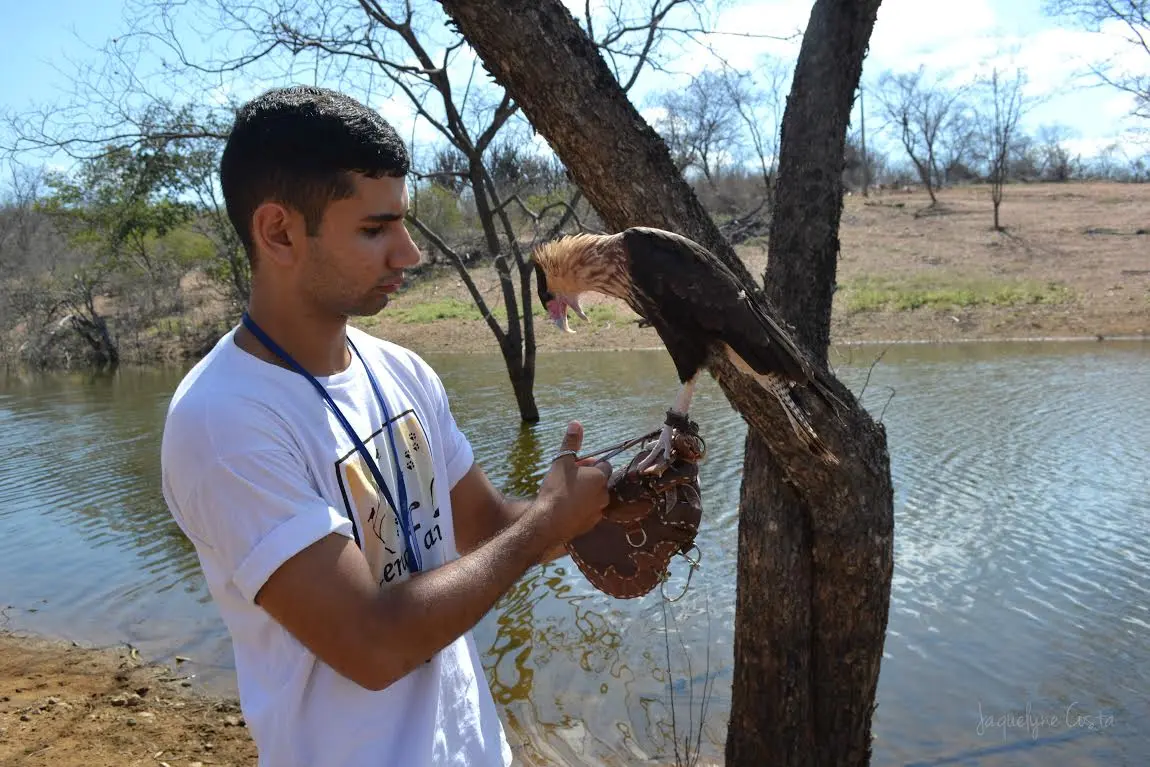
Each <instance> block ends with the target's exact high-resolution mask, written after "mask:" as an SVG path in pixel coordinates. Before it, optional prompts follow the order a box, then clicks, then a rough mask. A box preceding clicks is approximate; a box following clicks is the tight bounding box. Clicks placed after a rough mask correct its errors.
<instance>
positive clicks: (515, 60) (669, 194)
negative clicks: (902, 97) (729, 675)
mask: <svg viewBox="0 0 1150 767" xmlns="http://www.w3.org/2000/svg"><path fill="white" fill-rule="evenodd" d="M440 2H441V4H442V5H443V7H444V8H445V9H446V10H447V13H448V15H449V16H451V17H452V19H453V23H455V24H456V25H457V26H458V28H459V29H460V31H462V33H463V34H464V35H465V37H466V38H467V40H468V42H469V43H470V44H471V46H472V47H473V48H474V49H475V50H476V52H477V53H478V54H479V56H480V58H481V59H482V60H483V62H484V64H485V66H486V68H487V69H488V71H489V72H490V73H491V74H492V75H493V76H494V77H495V79H496V80H498V81H499V82H500V84H502V85H503V86H504V87H505V88H506V89H507V90H508V92H509V93H511V95H512V96H513V97H514V98H515V101H516V103H517V104H518V105H519V107H520V108H521V109H522V110H523V113H524V115H525V116H526V117H527V118H528V119H529V120H530V121H531V123H532V125H533V126H534V127H535V129H536V130H537V131H538V132H539V133H540V134H542V135H543V136H544V137H546V138H547V140H548V141H549V142H550V144H551V146H552V148H553V149H554V150H555V152H556V153H557V154H558V155H559V157H560V158H561V159H562V160H563V162H564V164H565V165H566V166H567V168H568V169H569V171H570V172H571V175H572V177H573V178H574V180H575V183H576V184H578V186H579V187H580V188H581V189H582V191H583V192H584V194H585V195H586V197H587V199H588V201H589V202H590V203H591V204H592V205H593V206H594V207H595V209H596V210H597V211H598V212H599V214H600V215H601V216H602V218H603V220H604V222H605V223H606V225H607V226H608V227H609V228H611V229H613V230H615V231H618V230H621V229H624V228H626V227H628V226H635V225H647V226H655V227H660V228H664V229H670V230H674V231H677V232H680V233H682V234H684V235H686V236H688V237H691V238H692V239H694V240H696V241H697V242H699V243H701V244H702V245H704V246H706V247H707V248H709V249H710V250H711V251H712V252H714V253H715V254H716V255H717V256H718V257H719V258H721V259H723V260H724V261H725V262H726V263H727V265H728V266H730V268H731V269H732V270H734V271H735V273H736V274H738V275H740V276H741V277H743V278H744V280H745V281H746V282H747V284H748V285H757V283H756V281H755V280H754V278H753V277H752V276H751V275H750V274H749V272H748V271H747V269H746V267H745V265H744V264H743V262H742V261H741V260H740V259H739V258H738V257H737V256H736V255H735V253H734V251H733V249H732V248H731V246H730V245H729V244H728V243H727V242H726V241H725V240H724V239H723V237H722V236H721V234H720V233H719V231H718V229H717V228H716V227H715V225H714V223H713V221H712V220H711V218H710V216H708V215H707V213H706V211H705V210H704V209H703V207H702V206H701V205H700V204H699V201H698V200H697V199H696V197H695V195H694V193H693V192H692V190H691V189H690V187H689V186H688V185H687V183H686V181H685V180H684V179H683V177H682V175H681V174H680V173H679V171H678V170H677V169H676V167H675V165H674V164H673V162H672V159H671V156H670V153H669V152H668V150H667V147H666V145H665V144H664V142H663V140H662V139H661V138H660V137H659V136H658V134H656V133H655V132H654V130H652V128H651V127H650V126H649V125H648V124H647V123H646V122H645V121H644V120H643V119H642V117H641V116H640V115H639V114H638V112H637V110H636V109H635V108H634V106H633V105H632V104H631V102H630V101H629V100H628V98H627V96H626V93H625V92H624V91H623V89H622V88H621V87H620V86H619V84H618V83H617V81H616V80H615V79H614V77H613V76H612V75H611V72H610V70H609V69H608V68H607V65H606V64H605V62H604V61H603V60H602V58H601V57H600V55H599V53H598V51H597V50H596V48H595V46H594V45H593V44H592V42H591V41H590V40H589V39H588V38H587V35H586V34H585V33H584V32H583V31H582V29H581V28H580V27H579V25H578V23H577V22H576V21H575V19H574V18H573V17H572V16H571V14H570V12H569V11H568V10H567V9H566V8H565V7H564V6H563V4H562V3H561V2H559V0H504V1H502V2H495V1H494V0H489V1H488V2H476V1H475V0H471V1H470V2H464V1H463V0H440ZM878 6H879V0H865V1H862V2H857V1H856V0H818V1H817V2H816V3H815V4H814V9H813V11H812V14H811V18H810V23H809V26H808V30H807V33H806V36H805V38H804V43H803V47H802V50H801V52H800V55H799V60H798V63H797V68H796V74H795V81H794V84H793V88H792V92H791V95H790V97H789V99H788V103H787V110H786V116H785V118H784V122H783V137H782V138H783V140H782V148H781V160H780V167H779V172H778V176H777V187H776V208H775V216H774V221H775V224H774V227H773V229H774V228H775V227H777V229H775V230H774V231H773V232H772V235H771V242H770V245H771V248H770V251H771V256H770V263H769V267H768V273H767V275H766V281H767V283H768V292H769V294H770V297H771V298H772V299H773V300H772V301H771V302H770V303H771V304H773V305H774V306H775V311H776V315H777V316H779V318H780V319H782V320H789V323H785V324H789V325H790V326H792V328H793V329H794V332H795V334H796V339H797V341H798V342H799V344H800V346H802V347H803V348H805V349H806V350H807V351H808V353H809V356H810V357H811V358H812V360H813V361H814V362H815V364H824V362H823V361H825V359H826V353H827V344H828V340H829V328H830V311H831V298H832V296H833V292H834V280H835V268H836V264H837V257H838V249H839V243H838V225H839V218H840V214H841V207H842V186H841V174H842V168H843V164H844V154H843V150H844V143H845V138H846V129H847V125H848V122H849V116H850V107H851V102H852V99H853V94H854V91H855V89H856V88H857V84H858V79H859V75H860V73H861V67H862V59H863V57H864V55H865V52H866V47H867V43H868V40H869V37H870V33H871V30H872V28H873V24H874V20H875V15H876V13H877V9H878ZM764 296H766V293H764ZM712 373H713V375H714V376H715V378H716V380H717V381H718V382H719V385H720V386H721V388H722V389H723V391H724V393H725V394H726V396H727V398H728V399H729V400H730V402H731V404H732V405H733V406H734V407H735V408H736V409H737V410H738V411H739V412H740V414H741V415H742V416H743V418H744V420H745V421H746V422H747V424H748V426H749V431H748V437H747V451H746V457H745V463H744V480H743V487H742V493H741V507H740V518H739V563H738V594H737V597H736V600H737V605H736V618H735V621H736V627H735V678H734V689H733V692H732V696H733V699H732V711H731V722H730V731H729V735H728V742H727V758H728V762H729V763H730V764H753V765H762V764H820V765H835V766H836V767H839V766H840V765H857V764H865V763H866V762H867V761H868V760H869V755H870V727H871V717H872V714H873V709H874V699H875V691H876V687H877V680H878V671H879V665H880V661H881V658H882V647H883V640H884V638H885V632H886V621H887V614H888V607H889V599H890V584H891V574H892V562H893V552H892V534H893V511H892V507H893V497H892V492H891V481H890V465H889V456H888V453H887V448H886V434H885V431H884V429H883V428H882V426H881V425H879V424H876V423H875V422H874V421H873V419H871V417H870V415H869V414H868V413H867V412H866V411H865V410H864V409H863V408H862V407H861V405H859V403H858V402H857V400H856V399H855V398H854V396H853V395H852V394H851V393H850V392H849V391H848V390H847V389H846V387H845V386H843V385H842V384H841V383H840V382H838V381H837V380H833V381H832V385H833V387H834V389H835V392H836V394H837V395H838V396H839V398H840V399H842V400H843V401H844V402H846V403H848V405H849V407H850V409H849V411H848V412H845V413H842V414H840V416H838V417H836V416H835V415H834V414H832V413H831V412H829V411H828V410H826V409H824V408H823V407H822V406H821V404H820V403H818V402H817V401H815V399H814V397H812V396H809V395H808V394H807V393H806V392H805V391H802V392H798V393H797V396H799V397H801V398H802V401H803V403H804V404H805V405H806V406H807V409H808V411H809V412H811V414H812V416H811V422H812V424H813V425H814V426H815V428H816V429H817V430H818V431H819V433H820V434H821V435H822V436H823V438H824V440H825V441H826V442H827V444H828V445H829V446H830V447H831V449H832V450H833V451H834V453H835V454H836V455H837V456H838V457H839V460H840V464H839V465H838V466H833V467H831V466H826V465H823V464H821V463H816V462H813V461H812V460H811V459H810V456H809V454H808V453H806V451H805V450H804V448H803V447H802V445H801V444H800V443H799V442H798V440H797V438H796V437H795V436H794V433H793V432H792V430H791V428H790V426H789V424H788V422H787V419H786V415H785V413H784V412H783V410H782V409H781V407H780V406H779V405H778V403H777V402H776V401H775V400H774V399H773V398H771V397H770V396H768V395H765V394H764V393H763V391H762V390H761V388H760V387H758V386H757V385H756V384H755V383H754V382H753V381H751V380H750V379H748V378H746V377H744V376H742V375H741V374H739V373H738V372H737V371H736V370H734V368H733V367H732V366H731V365H729V364H728V363H726V362H719V363H718V364H716V365H715V366H714V367H713V368H712ZM676 383H677V382H675V381H673V380H672V381H668V390H669V391H673V390H674V388H675V386H676ZM702 427H703V430H704V433H705V430H706V425H705V424H703V425H702ZM704 502H705V500H704ZM704 524H705V522H704Z"/></svg>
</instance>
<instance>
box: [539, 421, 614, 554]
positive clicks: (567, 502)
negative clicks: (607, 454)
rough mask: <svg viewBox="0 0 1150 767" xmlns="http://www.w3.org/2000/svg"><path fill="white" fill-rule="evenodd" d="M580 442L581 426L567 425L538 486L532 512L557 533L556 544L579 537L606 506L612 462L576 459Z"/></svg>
mask: <svg viewBox="0 0 1150 767" xmlns="http://www.w3.org/2000/svg"><path fill="white" fill-rule="evenodd" d="M582 445H583V426H582V425H581V424H580V423H579V422H578V421H572V422H571V423H569V424H568V425H567V434H566V435H564V437H563V443H562V444H561V445H560V446H559V453H558V454H557V457H556V458H555V460H554V461H553V462H552V464H551V468H550V469H549V470H548V472H547V475H546V476H545V477H544V478H543V482H542V484H541V485H540V486H539V495H538V497H537V498H536V500H535V503H534V504H533V506H532V513H536V514H539V515H542V517H543V518H544V519H545V520H546V521H545V522H544V523H543V524H544V527H545V529H549V530H550V531H552V532H553V533H554V534H555V536H556V541H555V544H556V545H562V544H565V543H567V541H569V540H571V539H572V538H578V537H579V536H580V535H582V534H583V533H585V532H587V531H588V530H590V529H591V528H592V527H594V526H595V525H596V524H597V523H598V522H599V520H601V519H602V518H603V509H604V508H605V507H606V506H607V502H608V500H609V496H608V493H607V480H608V479H610V478H611V464H609V463H607V462H606V461H599V462H595V461H590V460H582V461H577V460H576V458H575V455H576V454H577V453H578V452H579V448H580V447H582Z"/></svg>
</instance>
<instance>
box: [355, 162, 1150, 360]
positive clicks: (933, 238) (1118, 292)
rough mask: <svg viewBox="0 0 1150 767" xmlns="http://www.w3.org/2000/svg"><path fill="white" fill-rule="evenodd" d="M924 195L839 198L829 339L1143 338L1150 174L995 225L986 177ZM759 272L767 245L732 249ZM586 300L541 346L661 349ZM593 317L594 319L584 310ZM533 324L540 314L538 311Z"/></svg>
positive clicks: (1147, 311)
mask: <svg viewBox="0 0 1150 767" xmlns="http://www.w3.org/2000/svg"><path fill="white" fill-rule="evenodd" d="M929 203H930V199H929V198H928V197H927V195H926V194H925V193H924V192H912V193H902V192H889V191H888V192H884V193H882V194H874V195H872V196H871V197H870V198H863V197H861V196H857V195H856V196H851V197H848V198H847V199H846V201H845V204H844V208H843V216H842V225H841V228H840V238H841V253H840V258H839V267H838V282H839V286H840V292H839V294H838V295H837V296H836V302H835V307H834V312H833V314H832V326H831V334H832V342H834V343H854V342H867V341H871V342H883V341H910V340H914V341H962V340H977V339H1010V338H1067V337H1079V338H1080V337H1094V336H1099V335H1101V336H1106V337H1114V336H1143V335H1148V334H1150V184H1140V185H1137V184H1102V183H1099V184H1029V185H1013V186H1010V187H1008V188H1007V189H1006V194H1005V199H1004V201H1003V204H1002V209H1001V217H1002V218H1001V221H1002V224H1003V226H1004V227H1005V229H1006V231H1005V232H994V231H992V228H991V223H992V214H991V211H992V209H991V204H990V196H989V191H988V189H987V188H986V187H982V186H978V187H968V188H960V189H946V190H943V191H942V192H940V193H939V205H938V206H937V207H935V208H929V207H928V206H929ZM737 251H738V253H739V255H740V257H741V258H742V259H743V260H744V262H745V263H746V264H747V266H748V268H749V269H750V271H751V273H752V274H754V275H755V276H756V277H757V278H758V279H761V278H762V274H763V271H764V269H765V267H766V263H767V252H766V243H765V242H764V243H751V244H745V245H742V246H740V247H739V248H737ZM474 278H475V281H476V285H477V287H478V288H479V291H480V293H481V294H482V295H483V297H484V300H485V301H487V302H488V304H489V306H492V307H497V306H500V305H501V304H502V298H501V296H500V288H499V283H498V281H497V279H496V278H495V274H494V270H492V269H489V268H488V269H479V270H476V271H475V272H474ZM867 279H872V280H873V279H881V280H883V281H885V282H886V283H889V284H891V285H892V286H893V288H894V289H895V290H898V289H899V288H900V287H901V286H915V285H923V284H925V285H929V286H937V287H940V288H947V287H954V286H961V285H964V284H966V283H968V282H971V281H978V282H983V283H989V284H990V285H992V286H993V285H994V284H1001V285H1003V286H1010V285H1014V284H1018V283H1028V284H1029V283H1033V284H1037V285H1047V284H1054V285H1058V286H1063V287H1065V288H1066V289H1067V298H1066V300H1065V301H1061V302H1057V303H1033V304H1026V303H1016V304H1013V305H1010V304H1007V305H996V304H983V305H977V306H968V307H923V308H918V309H913V310H896V309H884V310H879V311H860V310H856V309H853V308H852V305H851V300H850V297H851V287H852V285H856V284H858V283H859V282H860V281H863V280H867ZM451 299H454V300H458V301H462V302H469V301H470V298H469V296H468V293H467V290H466V287H465V286H464V284H463V281H462V280H460V279H459V278H458V276H456V275H454V274H453V273H447V274H445V275H443V276H440V277H438V278H436V279H424V280H421V281H417V282H415V283H414V284H412V285H411V286H410V287H409V288H408V289H406V290H405V291H404V293H402V294H401V295H400V296H398V297H397V299H396V300H395V302H394V304H393V307H394V308H395V309H399V310H403V309H406V308H407V307H410V306H412V305H415V304H420V303H426V302H442V301H447V300H451ZM583 304H584V306H585V307H590V306H599V305H604V304H605V305H608V306H610V307H612V309H613V314H614V317H610V316H608V317H607V318H606V319H598V320H596V321H595V322H594V323H592V324H591V325H588V324H586V323H583V322H581V321H579V320H578V319H575V318H573V319H572V328H573V329H575V330H576V331H577V332H576V333H574V334H570V335H567V334H562V333H559V332H557V331H556V330H555V328H554V327H552V326H551V325H549V324H547V323H546V322H537V323H536V330H537V343H538V348H539V351H540V352H548V351H574V350H583V349H596V350H604V349H634V348H651V347H658V346H660V341H659V338H658V336H656V335H655V332H654V331H653V330H651V329H650V328H643V329H640V328H638V327H636V325H635V320H636V319H637V317H636V316H635V315H634V313H632V312H631V311H630V310H629V309H628V308H627V307H626V306H625V305H624V304H623V303H622V302H620V301H617V300H615V299H611V298H605V297H601V296H598V295H594V294H587V295H586V296H585V297H584V299H583ZM401 318H402V312H397V311H392V307H389V308H388V309H385V310H384V311H383V312H382V313H381V314H380V315H379V316H378V317H377V318H374V319H373V320H372V321H368V322H366V323H363V324H362V327H364V328H365V329H368V330H370V331H372V332H374V333H377V334H378V335H381V336H383V337H385V338H388V339H390V340H393V341H395V342H397V343H400V344H403V345H406V346H409V347H411V348H413V349H415V350H416V351H419V352H421V353H425V352H446V351H452V352H494V351H497V348H496V346H495V340H494V336H493V335H492V333H491V330H490V329H489V328H488V326H487V324H486V322H484V321H482V320H479V319H471V320H461V319H450V320H439V321H435V322H425V323H413V322H405V321H402V319H401ZM593 319H594V318H593ZM537 320H538V318H537Z"/></svg>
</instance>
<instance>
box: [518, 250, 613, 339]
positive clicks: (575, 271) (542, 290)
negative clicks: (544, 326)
mask: <svg viewBox="0 0 1150 767" xmlns="http://www.w3.org/2000/svg"><path fill="white" fill-rule="evenodd" d="M617 242H618V237H616V236H603V235H592V234H578V235H574V236H571V237H563V238H562V239H559V240H554V241H552V242H547V243H544V244H543V245H540V246H539V248H537V249H536V251H535V253H534V254H533V255H532V261H533V262H534V264H535V282H536V290H537V292H538V295H539V303H540V304H541V305H542V306H543V308H544V309H546V310H547V316H548V318H549V319H550V320H551V321H552V322H554V323H555V326H556V327H557V328H559V329H560V330H562V331H563V332H565V333H574V332H575V331H574V330H572V329H571V326H570V325H569V324H568V322H567V310H568V309H571V310H572V311H573V312H575V314H576V316H578V317H579V318H580V319H581V320H584V321H586V320H587V315H586V313H584V311H583V308H582V307H581V306H580V305H579V296H580V295H582V294H583V293H586V292H589V291H593V292H596V293H604V294H606V295H612V296H616V297H619V298H626V296H627V290H628V288H627V286H628V285H629V282H630V281H629V280H628V279H626V272H625V270H624V269H623V266H622V264H623V262H622V257H623V253H622V251H621V250H620V249H619V248H618V247H617Z"/></svg>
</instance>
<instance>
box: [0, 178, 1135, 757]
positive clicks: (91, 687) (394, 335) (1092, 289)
mask: <svg viewBox="0 0 1150 767" xmlns="http://www.w3.org/2000/svg"><path fill="white" fill-rule="evenodd" d="M940 200H941V206H940V207H939V208H937V209H932V210H927V209H926V206H927V203H928V200H927V198H926V196H925V195H923V194H919V193H911V194H903V193H891V192H887V193H885V194H882V195H876V196H873V197H871V198H870V199H863V198H861V197H850V198H848V199H847V201H846V205H845V209H844V212H843V221H842V230H841V235H842V237H841V239H842V253H841V260H840V267H839V282H840V285H841V286H844V288H843V290H842V292H841V294H840V296H839V297H838V298H836V302H837V304H836V308H835V314H834V324H833V328H832V333H833V340H834V341H836V342H852V341H894V340H910V339H914V340H964V339H978V338H1015V337H1020V338H1021V337H1025V338H1044V337H1083V336H1085V337H1091V336H1096V335H1103V336H1129V335H1135V336H1144V335H1147V334H1150V184H1143V185H1140V186H1137V185H1116V184H1092V185H1031V186H1012V187H1009V188H1008V189H1007V190H1006V199H1005V202H1004V204H1003V208H1002V221H1003V224H1004V225H1005V226H1006V227H1007V231H1006V232H1005V233H996V232H992V231H991V230H990V221H991V218H990V215H991V213H990V203H989V199H988V196H987V192H986V189H985V188H974V189H963V190H945V191H943V192H942V193H941V194H940ZM740 255H741V256H742V257H743V258H744V259H745V260H746V261H747V263H748V266H749V267H750V269H751V271H752V273H754V274H756V275H759V276H761V275H762V272H763V269H764V266H765V264H766V252H765V249H764V248H763V247H762V246H761V245H755V244H752V245H746V246H743V247H741V248H740ZM476 276H477V282H478V284H479V287H480V290H481V291H482V292H483V293H484V295H485V296H486V297H487V298H488V299H489V300H491V299H494V298H496V297H497V290H498V284H497V282H496V281H495V279H494V276H493V273H492V272H491V270H489V269H485V270H480V271H479V272H477V275H476ZM867 278H870V279H874V278H882V279H885V280H887V281H888V282H891V283H892V284H895V285H898V284H901V283H904V282H905V283H907V284H913V283H917V282H923V281H926V282H930V283H931V284H938V285H943V286H945V285H947V284H950V283H955V282H962V281H963V280H969V279H981V280H986V279H996V280H1002V281H1005V282H1009V281H1012V280H1025V281H1033V282H1036V283H1050V282H1053V283H1057V284H1060V285H1063V286H1065V287H1066V288H1068V290H1069V295H1070V296H1071V297H1070V298H1069V299H1068V300H1067V301H1065V302H1060V303H1047V304H1023V305H980V306H974V307H967V308H964V309H954V308H942V307H936V308H926V307H924V308H919V309H914V310H893V309H885V310H881V311H852V310H851V309H850V300H851V299H850V296H851V288H850V286H852V285H855V284H857V283H858V281H859V280H862V279H867ZM448 298H457V299H460V300H467V293H466V291H465V289H464V287H463V285H462V282H461V281H459V280H458V278H457V277H454V276H452V275H450V274H448V275H447V276H441V277H438V278H436V279H423V280H419V281H417V282H415V283H414V284H412V285H411V286H410V287H409V288H408V289H407V290H405V292H404V293H403V294H402V295H400V296H399V297H398V299H397V300H396V302H395V304H394V306H393V307H389V308H388V309H387V310H385V311H384V312H383V314H382V315H381V316H380V318H379V319H378V321H376V322H370V323H367V324H366V325H365V327H367V328H368V329H369V330H372V331H374V332H376V333H378V334H380V335H382V336H384V337H387V338H390V339H391V340H394V341H396V342H398V343H401V344H405V345H409V346H411V347H412V348H414V349H416V350H417V351H420V352H421V353H422V352H430V351H455V352H491V351H494V350H495V344H494V340H493V337H492V335H491V332H490V330H489V329H488V328H487V326H486V324H485V323H483V322H482V321H479V320H440V321H435V322H430V323H410V322H400V321H399V320H398V319H397V316H399V313H398V312H396V311H393V309H394V310H402V309H405V308H408V307H411V306H416V305H419V304H420V303H421V302H423V303H426V302H438V301H443V300H445V299H448ZM604 303H605V304H611V305H614V312H613V313H612V314H608V313H604V314H601V315H600V317H601V319H600V320H598V321H597V322H596V323H595V324H594V325H593V326H591V327H587V326H585V325H584V324H583V323H579V322H576V324H575V327H576V328H577V329H578V331H579V332H578V333H576V334H574V335H564V334H560V333H558V332H556V331H555V330H554V328H552V327H551V326H550V325H548V324H546V323H545V322H544V323H541V325H540V326H539V331H540V333H539V349H540V351H541V352H548V351H562V350H575V349H591V348H593V349H598V350H602V349H612V348H613V349H626V348H637V347H657V346H659V340H658V338H657V336H655V334H654V332H653V331H652V330H650V329H638V328H637V327H635V325H634V322H633V320H634V315H632V314H631V313H630V312H629V310H627V309H626V308H625V307H622V306H621V305H620V304H618V302H614V301H613V300H611V299H603V298H600V297H594V296H588V297H587V300H586V301H585V305H586V306H588V307H591V306H595V305H599V304H604ZM178 665H179V664H177V667H176V668H164V667H154V666H148V665H146V664H145V663H144V662H143V661H142V660H141V659H139V658H137V657H133V654H132V653H131V652H130V651H129V649H128V648H113V649H85V648H81V647H77V646H74V645H72V644H71V643H69V642H64V643H57V642H52V641H47V640H43V639H36V638H29V637H22V636H15V635H12V634H5V633H0V767H8V766H9V765H29V767H38V766H40V765H45V766H46V765H55V766H56V767H82V766H83V767H91V766H99V767H103V766H104V765H108V766H109V767H112V766H115V767H131V766H133V765H149V766H155V765H161V766H162V765H165V764H166V765H169V766H170V767H176V765H181V766H188V767H195V765H197V764H199V765H252V764H255V748H254V746H253V745H252V743H251V740H250V738H249V736H248V733H247V730H246V728H245V726H244V722H243V718H242V716H241V715H240V712H239V708H238V706H237V705H236V703H235V701H234V700H225V699H216V698H211V697H207V696H205V695H203V694H201V693H199V692H197V691H196V690H195V688H192V687H190V686H185V685H189V684H190V683H189V682H187V681H186V680H184V679H182V678H181V676H182V674H181V671H180V669H179V667H178Z"/></svg>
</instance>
